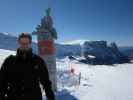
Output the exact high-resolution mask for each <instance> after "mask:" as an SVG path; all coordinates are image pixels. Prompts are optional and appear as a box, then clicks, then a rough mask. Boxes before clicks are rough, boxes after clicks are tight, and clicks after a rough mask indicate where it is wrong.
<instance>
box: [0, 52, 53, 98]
mask: <svg viewBox="0 0 133 100" xmlns="http://www.w3.org/2000/svg"><path fill="white" fill-rule="evenodd" d="M40 83H41V84H42V86H43V89H44V90H45V93H46V97H47V98H48V100H55V99H54V98H55V97H54V93H53V91H52V88H51V84H52V83H51V81H50V80H49V75H48V70H47V68H46V64H45V62H44V60H43V59H42V58H41V57H39V56H37V55H36V54H33V53H32V49H31V50H29V51H28V52H26V53H23V52H22V51H21V50H19V49H17V54H16V56H15V55H14V56H13V55H11V56H9V57H7V58H6V59H5V61H4V63H3V64H2V66H1V69H0V100H42V93H41V89H40Z"/></svg>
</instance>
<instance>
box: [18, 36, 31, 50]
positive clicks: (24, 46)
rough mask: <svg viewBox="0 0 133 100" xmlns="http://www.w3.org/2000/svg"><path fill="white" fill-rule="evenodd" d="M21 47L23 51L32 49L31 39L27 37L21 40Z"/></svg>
mask: <svg viewBox="0 0 133 100" xmlns="http://www.w3.org/2000/svg"><path fill="white" fill-rule="evenodd" d="M19 46H20V48H22V49H28V48H31V42H30V40H29V38H26V37H24V38H20V40H19Z"/></svg>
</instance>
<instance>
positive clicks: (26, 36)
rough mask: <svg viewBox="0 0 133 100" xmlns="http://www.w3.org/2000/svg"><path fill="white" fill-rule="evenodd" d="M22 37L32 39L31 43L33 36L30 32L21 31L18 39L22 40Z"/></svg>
mask: <svg viewBox="0 0 133 100" xmlns="http://www.w3.org/2000/svg"><path fill="white" fill-rule="evenodd" d="M21 38H28V39H29V40H30V43H31V42H32V37H31V35H30V34H29V33H21V34H20V35H19V37H18V41H20V39H21Z"/></svg>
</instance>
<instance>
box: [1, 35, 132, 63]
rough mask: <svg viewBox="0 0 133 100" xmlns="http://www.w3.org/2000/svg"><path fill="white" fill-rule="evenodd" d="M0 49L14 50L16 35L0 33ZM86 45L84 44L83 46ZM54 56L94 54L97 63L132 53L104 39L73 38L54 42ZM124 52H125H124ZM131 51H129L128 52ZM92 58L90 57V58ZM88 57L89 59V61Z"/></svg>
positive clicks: (109, 61)
mask: <svg viewBox="0 0 133 100" xmlns="http://www.w3.org/2000/svg"><path fill="white" fill-rule="evenodd" d="M0 42H1V44H0V49H6V50H13V51H15V50H16V48H17V47H18V44H17V37H15V36H12V35H10V34H7V33H6V34H5V33H0ZM85 45H86V46H85ZM32 48H33V52H35V53H37V44H36V43H32ZM55 48H56V57H58V58H64V57H66V56H75V57H77V56H78V57H80V56H85V55H86V53H88V54H87V57H85V58H87V59H88V58H89V57H92V56H94V57H93V58H95V60H94V59H93V60H94V61H95V62H96V63H98V64H105V63H112V62H113V63H114V62H116V63H119V62H121V58H122V59H123V58H124V57H125V56H123V55H126V56H128V55H129V54H131V53H132V50H131V51H130V49H128V53H127V50H126V51H122V50H123V49H121V50H119V48H118V47H117V45H116V44H113V43H112V44H110V45H108V44H107V42H106V41H89V40H75V41H69V42H64V43H55ZM125 52H126V53H125ZM130 52H131V53H130ZM91 60H92V58H91ZM91 60H90V58H89V61H91Z"/></svg>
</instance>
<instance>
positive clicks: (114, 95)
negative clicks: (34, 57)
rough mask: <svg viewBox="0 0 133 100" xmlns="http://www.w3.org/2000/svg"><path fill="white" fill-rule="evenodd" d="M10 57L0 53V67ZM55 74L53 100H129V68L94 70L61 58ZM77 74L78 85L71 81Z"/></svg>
mask: <svg viewBox="0 0 133 100" xmlns="http://www.w3.org/2000/svg"><path fill="white" fill-rule="evenodd" d="M10 54H15V52H14V51H8V50H2V49H0V64H2V62H3V60H4V59H5V57H7V56H8V55H10ZM71 68H73V69H74V74H73V75H72V74H71V73H70V74H71V75H70V77H69V73H67V74H68V76H67V74H65V72H66V71H69V70H70V69H71ZM57 70H58V71H57V76H59V75H60V74H61V73H62V77H58V92H57V93H56V100H133V78H132V77H133V64H117V65H113V66H107V65H96V66H94V65H86V64H82V63H79V62H76V61H70V60H69V59H67V58H65V59H57ZM79 73H81V83H80V85H79V84H77V79H76V77H75V75H78V74H79ZM60 78H61V79H60ZM59 80H61V81H62V83H61V82H60V81H59ZM63 82H64V83H63ZM68 83H69V84H68ZM44 94H45V93H44ZM43 98H44V100H45V95H44V96H43Z"/></svg>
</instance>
